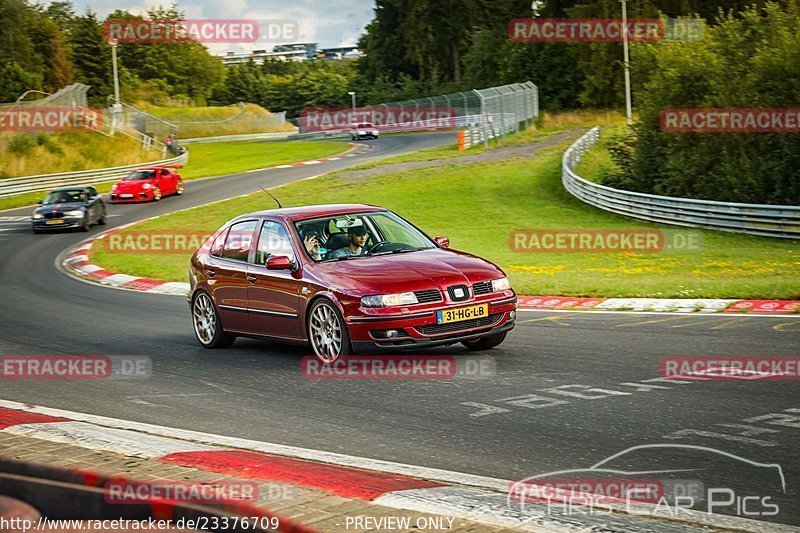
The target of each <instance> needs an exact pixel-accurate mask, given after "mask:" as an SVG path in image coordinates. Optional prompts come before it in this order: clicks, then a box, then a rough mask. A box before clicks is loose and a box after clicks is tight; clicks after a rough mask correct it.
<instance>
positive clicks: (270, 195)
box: [258, 185, 283, 209]
mask: <svg viewBox="0 0 800 533" xmlns="http://www.w3.org/2000/svg"><path fill="white" fill-rule="evenodd" d="M258 188H259V189H261V190H262V191H264V192H265V193H267V194H269V197H270V198H272V199H273V200H275V203H276V204H278V207H279V208H281V209H282V208H283V206H282V205H281V203H280V202H279V201H278V199H277V198H275V197H274V196H272V194H270V192H269V191H268V190H267V189H265V188H264V187H262V186H261V185H259V186H258Z"/></svg>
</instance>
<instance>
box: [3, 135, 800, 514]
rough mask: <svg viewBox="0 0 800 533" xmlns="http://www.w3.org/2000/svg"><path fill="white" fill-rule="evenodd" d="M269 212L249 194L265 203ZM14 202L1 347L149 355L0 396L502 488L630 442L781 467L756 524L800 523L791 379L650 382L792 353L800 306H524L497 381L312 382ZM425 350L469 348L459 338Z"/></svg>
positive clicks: (705, 464)
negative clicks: (220, 341)
mask: <svg viewBox="0 0 800 533" xmlns="http://www.w3.org/2000/svg"><path fill="white" fill-rule="evenodd" d="M442 142H452V134H450V135H449V136H447V135H444V134H432V135H413V136H396V137H392V136H387V137H385V138H383V139H380V140H379V141H376V142H372V143H370V144H372V145H373V146H374V149H373V150H372V151H371V152H369V153H368V155H361V156H358V157H352V158H347V159H343V160H341V161H334V162H329V163H322V164H317V165H312V166H308V167H298V168H290V169H277V170H269V171H264V172H250V173H244V174H239V175H234V176H228V177H223V178H216V179H208V180H201V181H192V182H187V184H186V191H187V192H186V194H185V195H184V196H183V197H171V198H166V199H164V200H162V201H161V202H160V203H157V204H142V205H115V206H111V207H110V209H109V213H110V214H112V215H116V216H113V217H112V218H110V219H109V225H110V226H112V227H113V226H116V225H120V224H124V223H128V222H131V221H134V220H138V219H141V218H144V217H148V216H153V215H156V214H160V213H168V212H171V211H174V210H177V209H183V208H187V207H191V206H193V205H199V204H203V203H206V202H210V201H214V200H218V199H222V198H227V197H231V196H236V195H239V194H244V193H248V192H254V191H257V190H258V185H262V186H264V187H265V188H266V187H270V186H274V185H278V184H282V183H287V182H290V181H293V180H297V179H300V178H303V177H308V176H313V175H317V174H320V173H323V172H328V171H331V170H337V169H341V168H344V167H346V166H350V165H354V164H359V163H362V162H366V161H369V160H372V159H373V158H377V157H382V156H386V155H395V154H398V153H403V152H407V151H413V150H417V149H421V148H426V147H431V146H435V145H437V144H440V143H442ZM431 201H435V197H434V196H432V199H431ZM364 202H366V203H369V198H364ZM271 205H272V200H270V199H269V198H267V197H266V196H265V198H264V206H265V208H268V207H271ZM29 213H30V209H29V208H26V209H19V210H14V211H7V212H3V213H2V214H0V250H2V253H0V278H1V279H2V283H3V288H2V295H0V302H2V303H1V304H0V353H2V354H21V355H59V354H76V355H145V356H148V357H150V358H151V359H152V361H153V375H152V376H151V377H150V378H148V379H144V380H97V381H14V380H4V381H3V382H2V393H1V394H0V398H2V399H5V400H14V401H20V402H28V403H31V404H36V405H44V406H49V407H57V408H61V409H68V410H72V411H78V412H85V413H92V414H97V415H103V416H109V417H114V418H121V419H126V420H133V421H137V422H145V423H151V424H158V425H162V426H169V427H177V428H183V429H192V430H196V431H202V432H209V433H216V434H223V435H228V436H233V437H241V438H247V439H255V440H261V441H268V442H274V443H280V444H286V445H293V446H299V447H304V448H313V449H319V450H326V451H332V452H340V453H346V454H349V455H357V456H364V457H370V458H376V459H383V460H388V461H396V462H401V463H407V464H414V465H420V466H426V467H432V468H441V469H448V470H455V471H459V472H466V473H471V474H478V475H483V476H490V477H496V478H501V479H512V480H518V479H523V478H526V477H528V476H533V475H536V474H543V473H546V472H549V471H554V470H561V469H578V468H588V467H590V466H592V465H593V464H595V463H597V462H599V461H601V460H603V459H605V458H606V457H609V456H611V455H613V454H616V453H618V452H622V451H623V450H625V449H626V448H628V447H631V446H637V445H644V444H654V443H668V444H684V445H697V446H704V447H710V448H714V449H717V450H721V451H724V452H727V453H730V454H734V455H736V456H738V457H741V458H744V459H747V460H749V461H754V462H759V463H777V464H779V465H780V466H781V467H782V469H783V474H784V476H785V481H786V494H785V495H783V497H781V499H780V502H781V503H780V513H779V515H778V516H775V517H769V518H768V519H769V520H774V521H777V522H782V523H791V524H798V525H800V505H798V503H797V502H798V501H800V492H798V480H800V459H798V456H797V452H796V450H797V442H800V394H798V389H797V382H796V381H774V380H738V381H722V380H709V381H693V382H665V381H660V380H658V378H659V376H660V364H661V359H662V358H663V357H669V356H703V355H716V356H789V355H798V346H800V316H782V317H748V316H746V315H742V316H739V315H736V316H719V315H716V316H708V315H705V316H684V315H681V316H657V315H636V314H623V313H620V314H589V313H577V312H576V313H556V312H546V311H545V312H522V313H520V317H519V323H518V326H517V328H516V329H515V330H514V331H513V332H512V333H511V334H510V335H509V337H508V339H507V341H506V342H505V343H504V344H503V345H502V346H500V347H499V348H497V349H495V350H492V351H491V352H487V353H486V354H485V356H487V357H492V358H494V361H493V362H494V364H495V365H496V371H495V374H494V375H490V376H484V377H473V378H469V377H459V378H455V379H452V380H425V379H421V380H309V379H305V378H304V377H303V376H302V375H301V372H300V360H301V358H302V357H303V356H305V355H308V354H309V353H310V350H309V349H306V348H303V347H290V346H283V345H277V344H271V343H267V342H261V341H255V340H247V339H239V340H237V342H236V343H235V344H234V345H233V346H232V347H231V348H228V349H224V350H205V349H203V348H202V347H200V346H199V345H198V344H197V342H196V340H195V338H194V334H193V332H192V327H191V322H190V314H189V308H188V305H187V303H186V301H185V299H184V298H181V297H175V296H166V295H155V294H145V293H134V292H129V291H118V290H113V289H108V288H105V287H100V286H95V285H91V284H87V283H82V282H80V281H77V280H75V279H72V278H70V277H67V276H66V275H64V274H63V273H62V272H60V271H59V270H58V269H57V267H56V258H57V257H58V255H59V254H60V253H61V252H62V251H63V250H64V249H65V248H67V247H68V246H70V245H72V244H75V243H77V242H78V241H80V240H82V239H84V238H86V234H81V233H63V234H52V235H33V234H31V233H30V229H29V226H28V224H27V223H25V222H14V221H13V220H12V219H8V218H6V217H15V216H16V217H19V216H23V215H28V214H29ZM410 218H411V220H412V221H413V216H410ZM99 231H101V229H100V228H97V227H93V228H92V233H96V232H99ZM428 353H432V354H439V355H455V356H459V357H460V356H465V355H473V354H472V353H470V352H467V351H466V350H464V349H463V348H461V346H460V345H457V346H451V347H446V348H439V349H436V350H431V351H430V352H428ZM654 379H655V381H653V380H654ZM648 380H649V381H648ZM629 457H630V458H629V459H622V458H621V459H620V461H618V462H617V463H616V466H617V467H625V469H627V470H658V469H666V468H669V469H683V470H686V471H685V472H682V473H681V475H680V477H681V478H682V479H692V480H701V481H702V483H703V484H704V485H705V486H707V487H708V486H717V487H725V488H731V489H734V490H735V493H736V496H737V497H738V496H751V495H762V494H773V493H774V492H775V488H776V487H775V478H774V475H773V473H772V472H771V471H770V472H767V471H766V470H765V469H758V468H754V467H753V466H752V465H749V466H748V465H747V464H745V463H744V462H743V461H739V460H730V459H721V458H720V457H719V456H713V455H709V454H705V455H704V454H694V453H692V452H689V451H685V450H684V451H682V452H679V453H670V454H665V453H661V454H652V453H650V454H649V455H648V454H647V453H645V454H637V455H636V456H629ZM778 488H779V484H778ZM701 507H702V506H701ZM717 510H718V511H721V512H728V513H729V514H731V513H733V512H734V511H735V510H736V509H735V508H734V505H733V504H732V505H731V506H728V508H722V507H718V508H717ZM751 510H763V509H762V508H761V507H760V506H755V505H752V506H751ZM751 518H763V517H759V516H751Z"/></svg>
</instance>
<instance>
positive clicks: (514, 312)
mask: <svg viewBox="0 0 800 533" xmlns="http://www.w3.org/2000/svg"><path fill="white" fill-rule="evenodd" d="M508 318H510V319H511V320H514V319H515V318H517V312H516V311H511V312H510V313H508Z"/></svg>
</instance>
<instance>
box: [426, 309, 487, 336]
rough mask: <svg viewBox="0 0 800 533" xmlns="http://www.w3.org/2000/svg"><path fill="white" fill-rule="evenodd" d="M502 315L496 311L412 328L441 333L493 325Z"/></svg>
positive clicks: (430, 333) (429, 333) (436, 333)
mask: <svg viewBox="0 0 800 533" xmlns="http://www.w3.org/2000/svg"><path fill="white" fill-rule="evenodd" d="M502 317H503V313H497V314H494V315H489V316H484V317H481V318H473V319H470V320H462V321H461V322H450V323H449V324H428V325H426V326H416V327H415V328H414V329H416V330H417V331H418V332H419V333H420V334H422V335H441V334H442V333H452V332H454V331H462V330H465V329H476V328H485V327H489V326H493V325H495V324H497V323H498V322H500V319H501V318H502Z"/></svg>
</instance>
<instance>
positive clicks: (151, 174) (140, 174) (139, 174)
mask: <svg viewBox="0 0 800 533" xmlns="http://www.w3.org/2000/svg"><path fill="white" fill-rule="evenodd" d="M155 177H156V172H155V170H134V171H133V172H131V173H130V174H128V177H127V178H125V181H134V180H151V179H153V178H155Z"/></svg>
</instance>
